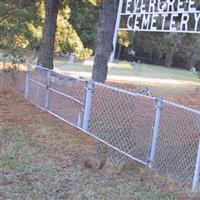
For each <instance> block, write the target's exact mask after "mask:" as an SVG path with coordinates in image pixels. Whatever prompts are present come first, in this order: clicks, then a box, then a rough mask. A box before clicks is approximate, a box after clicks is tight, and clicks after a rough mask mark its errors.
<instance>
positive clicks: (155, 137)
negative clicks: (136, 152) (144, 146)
mask: <svg viewBox="0 0 200 200" xmlns="http://www.w3.org/2000/svg"><path fill="white" fill-rule="evenodd" d="M162 105H163V98H159V99H158V101H157V106H156V117H155V122H154V127H153V135H152V142H151V152H150V158H149V168H152V167H153V165H154V162H155V160H156V150H157V141H158V137H159V132H160V116H161V111H162Z"/></svg>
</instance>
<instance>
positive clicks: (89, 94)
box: [82, 80, 94, 131]
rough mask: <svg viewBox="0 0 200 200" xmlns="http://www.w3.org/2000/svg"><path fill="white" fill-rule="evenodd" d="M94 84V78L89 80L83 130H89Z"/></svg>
mask: <svg viewBox="0 0 200 200" xmlns="http://www.w3.org/2000/svg"><path fill="white" fill-rule="evenodd" d="M93 86H94V81H93V80H90V81H88V84H87V94H86V99H85V108H84V115H83V126H82V128H83V130H85V131H87V130H88V126H89V120H90V112H91V108H92V94H93Z"/></svg>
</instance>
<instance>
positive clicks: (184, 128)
mask: <svg viewBox="0 0 200 200" xmlns="http://www.w3.org/2000/svg"><path fill="white" fill-rule="evenodd" d="M199 138H200V115H199V114H197V113H194V112H191V111H189V110H186V109H183V108H181V107H177V106H174V105H171V104H169V103H164V104H163V108H162V113H161V123H160V136H159V139H158V143H157V159H156V165H155V168H156V169H157V170H158V171H159V172H160V173H161V174H163V175H167V176H168V177H171V178H173V179H174V180H177V181H180V182H181V183H183V186H184V185H185V186H186V187H188V186H189V187H191V185H192V181H193V177H194V171H195V163H196V159H197V152H198V145H199Z"/></svg>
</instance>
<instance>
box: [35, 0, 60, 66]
mask: <svg viewBox="0 0 200 200" xmlns="http://www.w3.org/2000/svg"><path fill="white" fill-rule="evenodd" d="M45 5H46V17H45V24H44V29H43V36H42V41H41V46H40V53H39V59H38V64H40V65H42V66H43V67H45V68H49V69H53V57H54V43H55V35H56V29H57V16H58V10H59V5H60V0H45Z"/></svg>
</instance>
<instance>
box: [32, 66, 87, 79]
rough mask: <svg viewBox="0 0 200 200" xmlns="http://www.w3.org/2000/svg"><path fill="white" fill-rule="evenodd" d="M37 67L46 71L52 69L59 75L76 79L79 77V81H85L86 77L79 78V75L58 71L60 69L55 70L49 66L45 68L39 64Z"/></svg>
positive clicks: (51, 70)
mask: <svg viewBox="0 0 200 200" xmlns="http://www.w3.org/2000/svg"><path fill="white" fill-rule="evenodd" d="M35 68H38V69H42V70H45V71H50V72H52V73H54V74H58V75H62V76H68V77H72V78H74V79H77V80H78V81H82V82H85V79H82V78H79V77H77V76H74V75H72V74H69V73H65V72H61V71H59V72H58V71H55V70H54V69H48V68H45V67H41V66H39V65H37V66H35Z"/></svg>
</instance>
